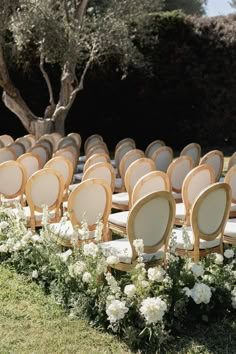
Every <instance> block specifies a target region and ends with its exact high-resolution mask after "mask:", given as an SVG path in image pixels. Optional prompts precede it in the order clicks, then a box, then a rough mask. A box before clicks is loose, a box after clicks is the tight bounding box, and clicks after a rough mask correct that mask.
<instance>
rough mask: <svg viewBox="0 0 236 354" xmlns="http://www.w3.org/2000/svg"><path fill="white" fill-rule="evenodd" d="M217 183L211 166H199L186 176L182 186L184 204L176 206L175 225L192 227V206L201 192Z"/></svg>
mask: <svg viewBox="0 0 236 354" xmlns="http://www.w3.org/2000/svg"><path fill="white" fill-rule="evenodd" d="M213 183H215V172H214V169H213V167H212V166H210V165H198V166H196V167H194V168H193V169H192V170H191V171H189V173H188V174H187V175H186V177H185V178H184V181H183V186H182V199H183V202H182V203H177V204H176V215H175V221H174V224H175V225H185V226H189V225H190V214H191V208H192V205H193V203H194V201H195V199H196V198H197V196H198V195H199V194H200V192H201V191H202V190H203V189H204V188H206V187H208V186H210V185H211V184H213Z"/></svg>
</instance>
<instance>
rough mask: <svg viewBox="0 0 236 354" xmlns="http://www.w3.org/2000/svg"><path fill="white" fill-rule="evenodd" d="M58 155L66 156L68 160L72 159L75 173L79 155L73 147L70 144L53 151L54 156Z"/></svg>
mask: <svg viewBox="0 0 236 354" xmlns="http://www.w3.org/2000/svg"><path fill="white" fill-rule="evenodd" d="M56 156H64V157H66V158H67V159H68V160H70V162H71V163H72V165H73V173H74V171H75V168H76V165H77V161H78V156H77V155H76V153H75V152H74V151H73V150H72V149H70V147H69V146H66V147H64V148H62V149H59V150H57V151H55V152H54V153H53V155H52V157H56Z"/></svg>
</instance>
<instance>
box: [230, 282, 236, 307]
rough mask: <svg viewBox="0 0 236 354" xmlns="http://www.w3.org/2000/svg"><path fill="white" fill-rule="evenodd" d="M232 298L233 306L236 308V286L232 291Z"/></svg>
mask: <svg viewBox="0 0 236 354" xmlns="http://www.w3.org/2000/svg"><path fill="white" fill-rule="evenodd" d="M231 295H232V297H231V300H232V307H233V308H234V309H236V286H235V287H234V288H233V290H232V291H231Z"/></svg>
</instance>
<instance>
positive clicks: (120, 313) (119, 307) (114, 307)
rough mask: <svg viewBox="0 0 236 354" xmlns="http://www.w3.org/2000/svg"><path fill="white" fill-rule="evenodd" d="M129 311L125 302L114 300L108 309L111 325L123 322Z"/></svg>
mask: <svg viewBox="0 0 236 354" xmlns="http://www.w3.org/2000/svg"><path fill="white" fill-rule="evenodd" d="M128 311H129V309H128V308H127V307H126V306H125V302H123V301H120V300H113V301H112V302H111V303H110V305H109V306H108V307H107V309H106V313H107V315H108V320H109V321H110V322H111V323H114V322H116V321H119V320H122V318H124V317H125V314H126V313H127V312H128Z"/></svg>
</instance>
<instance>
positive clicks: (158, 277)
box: [148, 266, 166, 282]
mask: <svg viewBox="0 0 236 354" xmlns="http://www.w3.org/2000/svg"><path fill="white" fill-rule="evenodd" d="M165 273H166V272H165V270H164V269H163V268H162V267H161V266H158V267H153V268H149V269H148V279H149V280H152V281H157V282H162V280H163V278H164V275H165Z"/></svg>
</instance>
